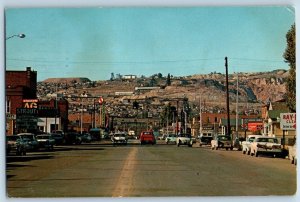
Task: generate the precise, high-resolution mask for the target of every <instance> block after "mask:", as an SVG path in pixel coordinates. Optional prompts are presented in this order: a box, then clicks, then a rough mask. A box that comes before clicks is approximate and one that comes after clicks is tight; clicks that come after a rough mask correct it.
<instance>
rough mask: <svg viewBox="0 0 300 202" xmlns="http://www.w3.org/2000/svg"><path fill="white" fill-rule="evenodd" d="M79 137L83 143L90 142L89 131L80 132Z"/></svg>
mask: <svg viewBox="0 0 300 202" xmlns="http://www.w3.org/2000/svg"><path fill="white" fill-rule="evenodd" d="M80 137H81V140H82V142H85V143H90V142H92V136H91V134H89V133H82V134H80Z"/></svg>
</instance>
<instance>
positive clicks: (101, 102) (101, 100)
mask: <svg viewBox="0 0 300 202" xmlns="http://www.w3.org/2000/svg"><path fill="white" fill-rule="evenodd" d="M99 104H101V105H102V104H103V97H99Z"/></svg>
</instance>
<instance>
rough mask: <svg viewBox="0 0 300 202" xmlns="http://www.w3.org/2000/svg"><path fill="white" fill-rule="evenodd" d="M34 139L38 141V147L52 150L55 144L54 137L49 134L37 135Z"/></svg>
mask: <svg viewBox="0 0 300 202" xmlns="http://www.w3.org/2000/svg"><path fill="white" fill-rule="evenodd" d="M36 140H37V141H38V143H39V147H40V148H45V149H47V150H53V148H54V145H55V139H54V138H53V137H52V135H50V134H42V135H37V136H36Z"/></svg>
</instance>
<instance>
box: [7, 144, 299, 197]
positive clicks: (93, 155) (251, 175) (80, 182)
mask: <svg viewBox="0 0 300 202" xmlns="http://www.w3.org/2000/svg"><path fill="white" fill-rule="evenodd" d="M6 165H7V171H6V174H7V195H8V197H153V196H160V197H165V196H200V197H201V196H265V195H276V196H277V195H294V194H295V192H296V181H297V179H296V166H295V165H294V164H291V163H290V161H289V159H287V158H274V156H269V155H266V156H260V157H259V158H257V157H255V156H251V155H245V154H243V152H242V151H239V150H238V149H233V150H225V149H219V150H212V149H211V147H210V146H206V145H204V146H203V145H202V146H200V144H199V142H198V140H197V141H196V142H195V143H194V144H193V145H192V147H189V146H188V145H180V146H179V147H178V146H177V145H176V144H175V143H173V144H170V143H169V144H167V143H166V142H165V140H163V139H160V140H157V142H156V144H154V145H152V144H142V145H141V144H140V141H139V140H138V139H128V142H127V144H126V145H125V144H118V145H114V144H113V143H112V142H111V141H110V140H102V141H93V142H90V143H82V144H80V145H79V144H73V145H55V146H54V148H53V150H45V151H44V150H39V151H33V152H27V154H26V155H25V156H24V155H23V156H21V155H19V156H16V155H14V154H11V155H8V156H7V163H6Z"/></svg>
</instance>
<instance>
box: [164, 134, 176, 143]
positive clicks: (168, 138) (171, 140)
mask: <svg viewBox="0 0 300 202" xmlns="http://www.w3.org/2000/svg"><path fill="white" fill-rule="evenodd" d="M165 141H166V143H167V144H169V143H174V144H176V134H168V135H167V136H166V139H165Z"/></svg>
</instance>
